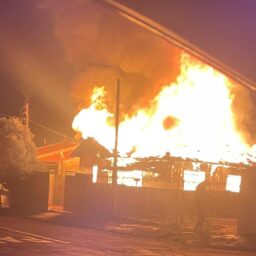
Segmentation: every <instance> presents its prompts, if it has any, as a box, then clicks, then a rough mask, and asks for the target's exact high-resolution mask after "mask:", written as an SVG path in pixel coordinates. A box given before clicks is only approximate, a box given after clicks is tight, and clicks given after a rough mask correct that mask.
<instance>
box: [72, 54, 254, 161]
mask: <svg viewBox="0 0 256 256" xmlns="http://www.w3.org/2000/svg"><path fill="white" fill-rule="evenodd" d="M180 65H181V68H180V74H179V75H178V77H177V79H176V81H175V82H174V83H171V84H169V85H164V86H163V87H162V88H161V90H160V91H159V93H158V95H157V96H156V97H155V98H154V99H153V100H152V104H151V106H150V107H149V108H147V109H138V110H137V112H136V113H135V114H134V115H133V116H132V117H128V115H127V116H126V117H125V118H124V120H123V121H122V122H121V123H120V126H119V147H118V150H119V152H120V153H122V154H127V153H129V152H133V156H139V157H146V156H163V155H165V154H166V152H170V153H171V155H173V156H180V157H189V158H198V159H200V160H203V161H213V162H216V161H221V160H225V161H228V162H246V157H245V153H248V152H249V150H250V148H249V146H248V145H246V143H245V142H244V140H243V137H242V135H240V134H239V133H238V132H237V131H236V128H235V122H234V113H233V112H232V101H233V99H234V96H233V95H231V93H230V89H231V88H232V86H233V85H232V83H231V81H230V80H229V79H228V78H227V77H226V76H224V75H223V74H221V73H219V72H217V71H216V70H214V69H213V68H211V67H209V66H207V65H205V64H202V63H200V62H199V61H196V60H194V59H192V58H191V57H190V56H188V55H187V54H183V55H182V57H181V64H180ZM105 93H106V92H105V90H104V87H96V88H95V89H94V92H93V94H92V96H91V105H90V106H89V108H85V109H83V110H81V111H80V112H79V113H78V114H77V116H76V117H75V118H74V121H73V124H72V127H73V129H74V130H76V131H79V132H81V133H82V136H83V138H87V137H88V136H90V137H94V138H95V139H96V140H97V141H98V142H99V143H101V144H102V145H103V146H105V147H106V148H108V149H109V150H112V149H113V148H114V133H115V128H114V125H113V122H112V123H111V122H110V121H111V119H112V120H113V116H114V114H113V113H110V112H109V111H108V109H107V106H106V105H105V103H104V96H105Z"/></svg>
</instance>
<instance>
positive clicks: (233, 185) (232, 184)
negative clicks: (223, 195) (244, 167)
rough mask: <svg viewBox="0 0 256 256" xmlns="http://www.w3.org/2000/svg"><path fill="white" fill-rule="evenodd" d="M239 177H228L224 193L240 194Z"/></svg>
mask: <svg viewBox="0 0 256 256" xmlns="http://www.w3.org/2000/svg"><path fill="white" fill-rule="evenodd" d="M240 185H241V176H239V175H231V174H230V175H228V176H227V183H226V191H230V192H236V193H239V192H240Z"/></svg>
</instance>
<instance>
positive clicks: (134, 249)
mask: <svg viewBox="0 0 256 256" xmlns="http://www.w3.org/2000/svg"><path fill="white" fill-rule="evenodd" d="M52 216H53V215H50V217H49V214H48V215H47V216H44V215H42V216H39V217H38V216H37V217H33V218H27V217H26V218H24V217H23V218H22V217H0V255H1V256H15V255H19V256H23V255H24V256H39V255H40V256H42V255H49V256H51V255H55V256H56V255H61V256H72V255H74V256H75V255H76V256H78V255H145V256H149V255H150V256H153V255H169V256H197V255H202V256H203V255H207V256H208V255H209V256H211V255H219V256H224V255H225V256H226V255H230V256H231V255H232V256H242V255H243V256H252V255H256V252H253V251H248V250H233V249H230V248H224V247H223V248H219V249H215V248H209V247H208V248H207V247H205V246H204V244H203V243H202V244H200V243H199V244H197V245H195V244H186V243H181V242H176V241H174V240H173V239H169V238H168V237H160V236H154V235H152V236H144V235H142V233H141V234H140V233H138V234H136V233H135V232H130V233H129V227H131V226H132V224H131V223H130V224H127V226H122V225H121V224H119V225H114V224H113V225H105V228H102V227H103V226H102V225H98V226H97V225H94V224H95V223H91V227H89V226H90V225H89V226H87V227H79V226H78V225H77V226H74V225H70V223H61V221H60V222H56V221H55V222H54V221H50V220H49V219H52ZM47 218H48V221H47ZM129 225H130V226H129ZM133 225H135V224H133ZM93 226H94V228H92V227H93ZM107 226H108V228H109V229H110V231H108V230H107V229H108V228H107ZM135 226H136V225H135ZM118 227H119V228H120V230H119V231H120V232H118ZM122 227H123V229H122ZM133 227H134V226H133ZM143 227H144V231H145V228H150V227H149V226H147V225H143ZM115 228H116V229H117V230H116V229H115ZM152 229H153V227H152ZM125 230H126V231H128V232H125ZM137 230H139V229H137ZM151 231H152V230H151ZM149 233H150V232H149ZM151 234H153V233H152V232H151Z"/></svg>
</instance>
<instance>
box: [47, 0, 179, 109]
mask: <svg viewBox="0 0 256 256" xmlns="http://www.w3.org/2000/svg"><path fill="white" fill-rule="evenodd" d="M48 8H49V10H50V11H51V13H52V18H53V20H54V24H55V28H54V29H55V34H56V36H57V38H58V39H59V40H60V41H61V43H62V45H63V47H64V49H65V52H66V58H67V60H68V61H69V62H70V63H72V64H73V65H75V67H76V68H77V71H78V72H77V75H76V76H75V77H74V79H73V81H72V92H71V94H72V96H73V97H75V98H77V99H80V100H83V101H85V103H88V99H89V96H90V94H91V92H92V89H93V87H95V86H105V88H106V91H107V95H108V97H109V99H110V101H109V102H108V103H109V108H110V109H111V108H112V106H113V105H114V104H113V102H114V99H115V96H114V95H115V84H116V80H117V79H118V78H119V79H120V80H121V102H122V107H123V109H122V110H123V111H124V112H127V113H132V112H133V109H135V108H137V107H143V106H146V105H147V104H149V103H150V100H151V99H152V97H153V96H154V95H156V94H157V92H158V90H159V87H160V86H161V85H164V84H166V83H170V82H172V81H173V80H174V78H175V77H176V75H177V73H178V66H179V65H177V63H178V58H179V51H178V50H177V49H176V48H174V47H173V46H172V45H170V44H168V43H167V42H165V41H163V40H162V39H160V38H158V37H156V36H155V35H153V34H151V33H150V32H148V31H145V30H144V29H142V28H140V27H137V26H136V25H134V24H132V23H130V22H129V21H127V20H125V19H123V18H122V17H120V16H118V15H116V14H114V13H112V12H111V11H109V10H106V9H104V8H103V7H101V6H100V5H97V4H95V3H93V1H80V0H75V1H65V3H63V4H59V3H58V2H57V1H56V2H53V1H49V2H48ZM111 99H112V101H111Z"/></svg>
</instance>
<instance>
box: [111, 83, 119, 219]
mask: <svg viewBox="0 0 256 256" xmlns="http://www.w3.org/2000/svg"><path fill="white" fill-rule="evenodd" d="M119 104H120V79H118V80H117V84H116V110H115V148H114V163H113V172H112V212H113V214H115V213H116V187H117V170H118V165H117V160H118V130H119Z"/></svg>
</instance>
